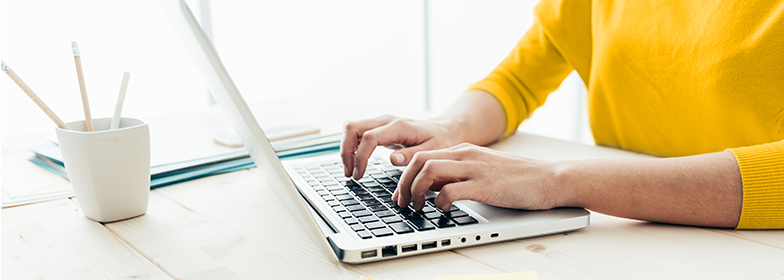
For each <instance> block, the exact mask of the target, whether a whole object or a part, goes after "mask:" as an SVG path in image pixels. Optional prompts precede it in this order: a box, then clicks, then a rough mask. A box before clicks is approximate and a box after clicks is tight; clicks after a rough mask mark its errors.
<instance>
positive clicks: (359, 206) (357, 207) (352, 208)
mask: <svg viewBox="0 0 784 280" xmlns="http://www.w3.org/2000/svg"><path fill="white" fill-rule="evenodd" d="M346 209H347V210H348V211H351V212H356V211H361V210H366V209H365V206H362V204H357V205H351V206H346Z"/></svg>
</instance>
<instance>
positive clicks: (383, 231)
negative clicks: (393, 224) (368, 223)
mask: <svg viewBox="0 0 784 280" xmlns="http://www.w3.org/2000/svg"><path fill="white" fill-rule="evenodd" d="M370 232H372V233H373V235H375V236H377V237H382V236H390V235H392V234H393V233H392V231H391V230H389V229H388V228H380V229H374V230H371V231H370Z"/></svg>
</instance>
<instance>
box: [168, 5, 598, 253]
mask: <svg viewBox="0 0 784 280" xmlns="http://www.w3.org/2000/svg"><path fill="white" fill-rule="evenodd" d="M160 3H161V5H162V7H163V9H164V11H165V12H166V13H167V16H168V18H169V19H170V20H171V22H172V25H173V26H174V30H175V32H177V34H178V35H179V36H180V38H181V39H182V42H183V44H184V46H185V47H186V49H187V50H188V52H189V53H190V55H191V57H192V59H193V61H194V62H195V64H196V65H197V67H198V68H199V71H200V72H201V73H202V76H203V77H204V80H205V82H206V84H207V87H208V88H209V90H210V92H211V93H212V95H213V96H214V97H215V99H216V100H217V101H218V104H219V105H220V106H221V108H222V110H223V111H224V114H226V115H227V116H228V119H229V121H230V122H231V123H232V125H233V126H234V129H235V130H236V131H237V133H238V134H239V135H240V137H241V138H242V142H243V144H245V147H247V148H248V149H249V153H250V156H251V157H252V158H253V161H254V162H255V163H256V166H257V167H258V168H259V170H260V171H261V172H262V173H263V175H264V177H265V178H266V179H267V182H268V185H269V186H271V187H273V188H274V189H275V191H276V193H277V194H278V196H280V199H282V200H283V201H284V203H285V204H286V205H288V207H289V210H290V211H291V212H292V213H293V214H294V215H295V216H296V218H297V219H298V221H299V223H300V224H301V225H302V227H303V228H304V230H306V231H307V232H309V233H310V235H311V236H312V237H313V239H314V241H315V242H316V244H318V246H320V247H321V250H322V251H323V252H324V253H325V254H326V255H327V257H329V258H332V259H333V260H334V261H338V260H339V261H343V262H348V263H365V262H373V261H380V260H387V259H394V258H400V257H406V256H413V255H418V254H425V253H432V252H437V251H443V250H452V249H458V248H463V247H468V246H474V245H481V244H488V243H493V242H499V241H505V240H511V239H518V238H526V237H533V236H541V235H547V234H554V233H559V232H565V231H573V230H578V229H581V228H584V227H586V226H588V223H589V217H590V214H589V212H588V211H586V210H585V209H581V208H562V209H554V210H547V211H523V210H515V209H506V208H499V207H494V206H489V205H485V204H481V203H476V202H471V201H458V202H455V203H454V204H453V206H452V209H450V210H449V211H441V210H439V209H437V208H436V207H434V206H433V205H432V197H434V195H435V194H433V193H430V194H428V195H429V199H430V200H431V201H430V202H428V205H427V206H425V208H424V209H422V210H421V211H413V210H412V209H411V208H400V207H397V206H396V205H395V203H393V202H392V201H391V194H392V193H393V192H394V190H395V187H396V186H397V180H398V179H399V178H400V175H401V173H402V171H401V169H399V168H397V167H394V166H392V165H391V164H389V163H388V162H386V161H385V160H381V159H373V160H371V161H370V164H369V166H368V170H367V171H366V172H365V173H366V175H365V177H364V178H362V179H361V180H353V179H350V178H345V177H344V176H343V168H342V166H341V165H340V164H341V163H340V161H339V156H337V155H335V156H334V162H319V163H316V162H313V163H306V164H303V165H291V164H283V163H281V161H280V160H279V159H278V157H277V155H276V154H275V151H274V150H273V149H272V147H271V146H270V143H269V141H268V140H267V138H266V137H265V136H264V132H263V131H262V130H261V128H260V127H259V125H258V123H257V122H256V119H255V118H254V117H253V115H252V114H251V111H250V109H249V108H248V106H247V105H246V103H245V101H244V99H243V98H242V95H240V92H239V90H237V87H236V86H235V85H234V82H233V81H232V79H231V77H229V74H228V72H227V71H226V68H225V67H224V66H223V63H222V62H221V60H220V58H219V57H218V53H217V52H216V51H215V48H214V47H213V45H212V43H211V42H210V40H209V39H208V38H207V37H206V36H205V35H204V33H203V32H202V29H201V27H200V26H199V24H198V22H197V21H196V19H195V18H194V16H193V14H192V13H191V11H190V9H189V8H188V5H187V4H186V3H185V1H184V0H161V1H160ZM314 249H315V248H314Z"/></svg>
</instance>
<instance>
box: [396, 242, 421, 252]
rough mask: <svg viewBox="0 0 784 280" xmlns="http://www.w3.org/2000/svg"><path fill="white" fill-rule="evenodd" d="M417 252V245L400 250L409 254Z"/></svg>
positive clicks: (404, 246)
mask: <svg viewBox="0 0 784 280" xmlns="http://www.w3.org/2000/svg"><path fill="white" fill-rule="evenodd" d="M416 250H417V245H416V244H408V245H403V247H402V248H401V249H400V251H401V253H408V252H412V251H416Z"/></svg>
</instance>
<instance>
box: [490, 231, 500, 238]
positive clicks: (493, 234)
mask: <svg viewBox="0 0 784 280" xmlns="http://www.w3.org/2000/svg"><path fill="white" fill-rule="evenodd" d="M496 237H498V233H497V232H493V233H492V234H490V238H496Z"/></svg>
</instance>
